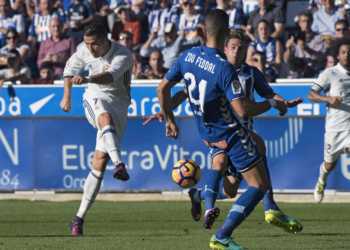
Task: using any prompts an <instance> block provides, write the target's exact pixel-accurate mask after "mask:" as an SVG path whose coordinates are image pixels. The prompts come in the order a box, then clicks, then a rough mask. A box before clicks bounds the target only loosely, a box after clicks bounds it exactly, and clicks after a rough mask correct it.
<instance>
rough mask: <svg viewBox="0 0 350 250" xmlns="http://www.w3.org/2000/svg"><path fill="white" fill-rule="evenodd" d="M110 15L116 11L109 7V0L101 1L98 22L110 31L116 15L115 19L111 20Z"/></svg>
mask: <svg viewBox="0 0 350 250" xmlns="http://www.w3.org/2000/svg"><path fill="white" fill-rule="evenodd" d="M110 15H113V16H114V11H113V10H111V9H110V8H109V6H108V2H107V1H105V0H103V1H101V2H100V10H99V12H98V16H96V22H99V23H102V24H103V26H104V27H105V28H106V30H107V32H108V33H111V32H112V30H113V26H114V23H115V21H114V17H113V20H111V21H110V18H109V16H110Z"/></svg>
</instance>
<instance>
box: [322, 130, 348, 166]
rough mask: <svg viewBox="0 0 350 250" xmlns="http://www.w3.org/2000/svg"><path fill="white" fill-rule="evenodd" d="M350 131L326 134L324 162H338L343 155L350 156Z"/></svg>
mask: <svg viewBox="0 0 350 250" xmlns="http://www.w3.org/2000/svg"><path fill="white" fill-rule="evenodd" d="M348 148H350V131H341V132H326V133H325V134H324V161H325V162H328V163H332V162H335V161H336V160H338V158H339V156H340V155H341V154H349V150H348Z"/></svg>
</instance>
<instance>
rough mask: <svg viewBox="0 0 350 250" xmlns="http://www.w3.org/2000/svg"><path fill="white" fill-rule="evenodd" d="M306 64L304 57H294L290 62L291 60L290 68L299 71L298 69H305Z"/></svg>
mask: <svg viewBox="0 0 350 250" xmlns="http://www.w3.org/2000/svg"><path fill="white" fill-rule="evenodd" d="M305 66H306V63H305V61H304V60H303V59H302V58H299V57H294V58H293V59H292V60H291V61H290V62H289V70H291V71H297V70H298V69H302V70H303V69H304V67H305Z"/></svg>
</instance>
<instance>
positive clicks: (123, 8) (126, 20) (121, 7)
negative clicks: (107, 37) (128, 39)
mask: <svg viewBox="0 0 350 250" xmlns="http://www.w3.org/2000/svg"><path fill="white" fill-rule="evenodd" d="M115 12H116V13H117V16H118V18H119V20H120V21H118V22H116V23H115V24H114V27H113V31H112V40H114V41H118V40H119V33H120V32H121V31H123V30H126V31H129V32H130V33H131V34H132V35H133V39H132V43H131V46H135V45H138V44H140V43H141V33H142V29H141V24H140V23H139V22H138V21H136V20H133V19H132V18H131V9H130V5H129V4H127V3H120V4H118V7H117V8H116V9H115Z"/></svg>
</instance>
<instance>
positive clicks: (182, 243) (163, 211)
mask: <svg viewBox="0 0 350 250" xmlns="http://www.w3.org/2000/svg"><path fill="white" fill-rule="evenodd" d="M79 204H80V202H79V201H71V202H47V201H32V202H31V201H19V200H10V201H8V200H5V201H4V200H3V201H0V211H1V212H0V218H1V219H0V249H84V250H86V249H130V250H148V249H152V250H158V249H164V250H170V249H176V250H178V249H183V250H191V249H195V250H197V249H198V250H202V249H210V248H209V240H210V237H211V235H212V234H214V233H215V232H216V230H217V229H218V228H219V226H220V225H221V224H222V222H223V221H224V219H225V218H226V216H227V213H228V211H229V209H230V208H231V205H232V203H231V202H217V206H218V207H219V208H220V209H221V215H220V217H219V219H218V221H216V222H215V224H214V226H213V229H212V230H204V229H202V221H201V222H195V221H193V220H192V217H191V214H190V206H191V205H190V202H189V201H188V202H185V201H183V202H181V201H180V202H179V201H159V202H152V201H149V202H107V201H96V202H95V204H94V205H93V207H92V208H91V209H90V211H89V213H88V215H87V217H86V221H85V223H84V236H80V237H79V236H78V237H74V236H71V234H70V230H69V229H68V225H69V223H70V221H71V220H72V219H73V218H74V216H75V213H76V212H77V210H78V207H79ZM203 205H204V203H203ZM279 205H280V208H281V209H282V210H283V211H284V212H285V213H286V214H288V215H289V216H291V217H293V218H295V219H296V220H298V221H299V222H301V223H302V224H303V226H304V230H303V231H302V232H301V233H298V234H288V233H285V232H283V231H282V230H280V229H279V228H276V227H273V226H271V225H269V224H267V223H266V222H265V220H264V207H263V204H262V203H260V204H259V205H258V206H257V207H256V209H255V210H254V211H253V212H252V214H251V215H250V216H249V217H248V219H247V220H245V221H244V222H243V223H242V224H241V225H240V226H239V227H238V228H237V229H236V230H235V231H234V233H233V237H234V238H235V241H236V243H238V244H240V245H242V246H245V247H248V248H249V249H273V250H279V249H315V250H316V249H317V250H318V249H350V226H349V223H350V215H349V204H289V203H279Z"/></svg>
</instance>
